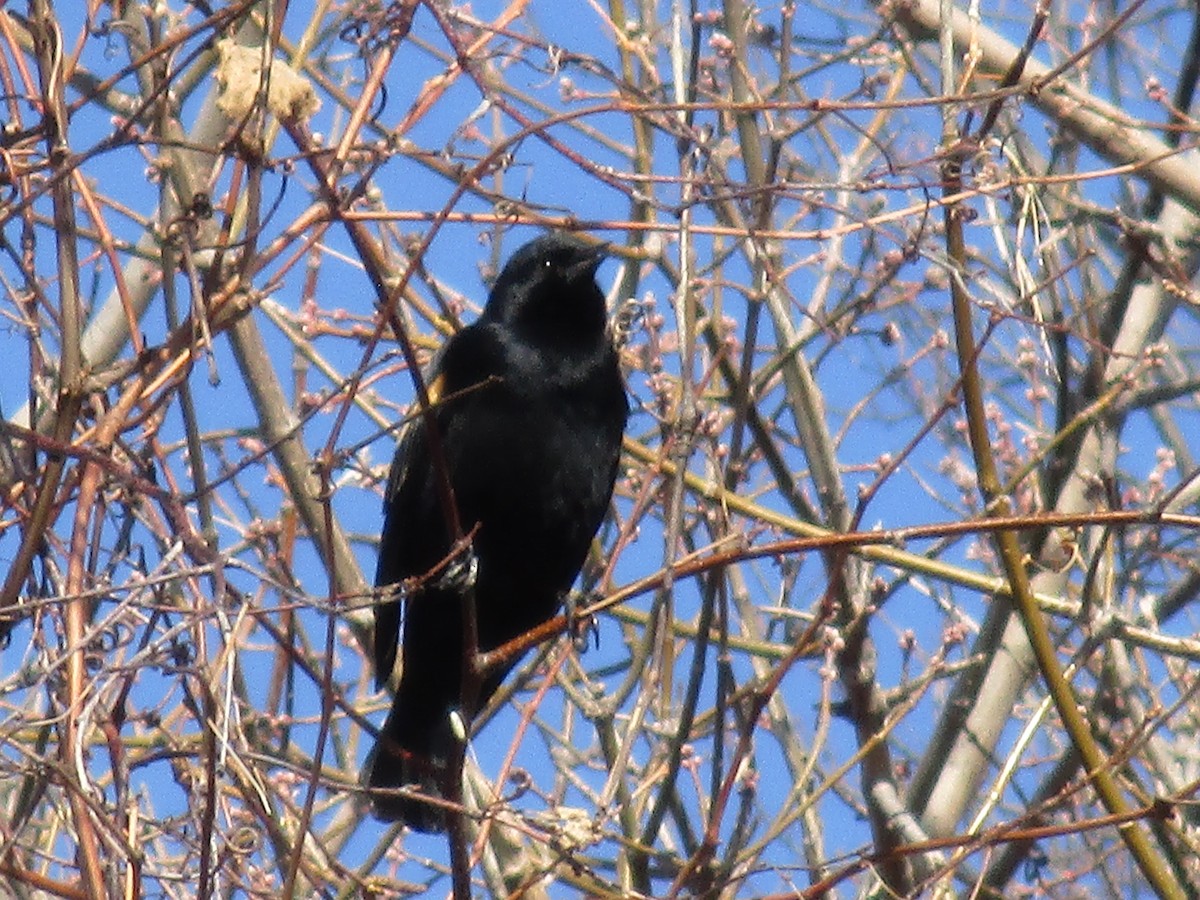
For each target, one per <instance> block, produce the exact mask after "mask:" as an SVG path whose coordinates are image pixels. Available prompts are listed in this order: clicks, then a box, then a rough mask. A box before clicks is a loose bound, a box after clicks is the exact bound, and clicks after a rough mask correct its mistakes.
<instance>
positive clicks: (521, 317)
mask: <svg viewBox="0 0 1200 900" xmlns="http://www.w3.org/2000/svg"><path fill="white" fill-rule="evenodd" d="M606 251H607V247H606V245H604V244H587V243H584V242H583V241H581V240H580V239H579V238H576V237H573V236H571V235H568V234H563V233H561V232H551V233H550V234H546V235H543V236H542V237H540V238H538V239H537V240H534V241H530V242H529V243H528V244H526V245H525V246H523V247H521V249H519V250H518V251H517V252H516V253H514V254H513V255H512V257H511V258H510V259H509V260H508V262H507V263H505V265H504V268H503V270H501V272H500V276H499V277H498V278H497V279H496V283H495V284H494V285H493V286H492V291H491V294H490V295H489V297H488V302H487V307H486V309H485V310H484V314H483V315H484V318H485V319H491V320H493V321H498V322H504V323H505V324H507V325H509V326H511V327H512V328H513V329H515V330H516V331H517V332H518V333H520V334H524V335H526V336H528V337H530V338H533V339H538V338H540V337H542V336H544V335H549V336H552V337H554V338H555V339H556V340H560V341H561V340H568V341H569V340H584V339H595V338H597V337H600V336H602V335H603V333H604V326H605V322H606V316H605V310H604V295H603V293H601V291H600V288H599V286H598V285H597V284H596V270H597V269H598V268H599V267H600V263H601V262H602V261H603V260H604V258H605V256H606V255H607V254H606Z"/></svg>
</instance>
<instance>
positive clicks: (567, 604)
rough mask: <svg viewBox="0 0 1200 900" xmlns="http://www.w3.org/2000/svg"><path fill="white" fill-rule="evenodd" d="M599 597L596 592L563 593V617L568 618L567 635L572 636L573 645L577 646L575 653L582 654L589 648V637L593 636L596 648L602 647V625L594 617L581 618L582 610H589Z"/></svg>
mask: <svg viewBox="0 0 1200 900" xmlns="http://www.w3.org/2000/svg"><path fill="white" fill-rule="evenodd" d="M598 599H599V595H598V594H596V593H595V592H594V591H587V592H585V593H582V594H578V593H575V592H574V591H563V594H562V607H563V615H565V616H566V617H567V634H569V635H570V636H571V643H573V644H574V645H575V651H576V652H577V653H582V652H583V651H585V650H586V649H587V647H588V637H589V635H590V636H591V638H592V640H593V642H594V643H595V645H596V648H597V649H599V647H600V625H599V623H598V622H597V621H596V617H595V616H593V615H587V616H580V615H579V610H580V608H587V607H588V606H591V605H592V601H593V600H598Z"/></svg>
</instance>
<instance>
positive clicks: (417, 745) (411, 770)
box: [364, 683, 454, 834]
mask: <svg viewBox="0 0 1200 900" xmlns="http://www.w3.org/2000/svg"><path fill="white" fill-rule="evenodd" d="M407 693H409V692H406V691H405V690H404V685H403V683H402V684H401V690H400V691H399V692H398V693H397V694H396V699H395V702H394V703H393V704H392V710H391V712H390V713H388V717H387V721H385V722H384V723H383V731H382V732H381V733H380V735H379V740H378V741H376V742H375V747H374V748H373V749H372V750H371V753H370V755H369V756H368V757H367V762H366V767H365V774H366V778H365V779H364V781H365V783H366V787H368V788H370V789H371V790H372V794H371V811H372V812H373V813H374V814H375V818H377V819H380V820H382V821H384V822H403V823H404V824H405V825H407V826H408V827H409V828H412V829H415V830H416V831H423V832H426V833H429V834H433V833H437V832H442V831H445V830H446V816H445V812H444V810H443V809H442V808H440V807H439V806H437V805H436V804H433V803H427V802H425V801H424V800H422V799H419V798H418V797H417V796H415V795H418V794H419V795H422V796H424V797H432V798H434V799H441V798H442V797H443V794H444V791H443V788H442V785H443V784H444V783H445V779H446V776H447V771H446V767H447V765H448V764H449V760H450V759H451V757H452V756H453V751H454V736H453V734H452V733H451V731H450V712H449V710H446V709H443V708H440V706H441V704H436V705H431V704H429V703H428V702H422V700H423V699H425V700H427V699H428V698H417V697H407V696H405V695H406V694H407ZM435 707H436V708H435ZM398 788H407V789H408V792H409V794H411V795H410V796H402V795H401V794H399V793H397V792H396V791H397V789H398Z"/></svg>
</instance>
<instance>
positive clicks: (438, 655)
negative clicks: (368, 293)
mask: <svg viewBox="0 0 1200 900" xmlns="http://www.w3.org/2000/svg"><path fill="white" fill-rule="evenodd" d="M603 257H604V253H603V250H601V249H597V248H592V247H589V246H587V245H586V244H584V243H582V242H581V241H579V240H577V239H576V238H573V237H569V236H567V235H564V234H558V233H552V234H549V235H546V236H544V237H541V238H538V239H537V240H535V241H533V242H532V243H529V244H526V245H525V246H524V247H522V248H521V249H520V250H518V251H517V252H516V253H515V254H514V255H513V256H512V258H511V259H510V260H509V261H508V263H507V264H506V265H505V266H504V269H503V271H501V273H500V277H499V278H498V279H497V280H496V283H495V285H494V286H493V288H492V291H491V294H490V295H489V297H488V302H487V306H486V307H485V308H484V310H483V314H482V315H481V316H480V317H479V320H478V321H477V322H475V323H474V324H473V325H469V326H468V327H466V328H464V329H463V330H462V331H460V332H458V333H457V334H456V335H454V336H453V337H452V338H451V339H450V340H449V342H447V344H446V346H445V348H444V349H443V350H442V352H441V354H440V355H439V356H438V357H437V359H436V360H435V362H434V365H433V367H432V372H431V374H430V385H431V388H432V390H431V393H433V394H435V395H436V397H437V398H439V399H440V402H439V403H438V405H437V406H436V407H435V410H434V419H435V421H436V424H437V434H438V435H439V439H440V444H441V452H442V455H443V458H444V460H445V470H446V473H447V475H448V477H449V481H450V485H451V487H452V490H453V494H454V500H455V505H456V507H457V512H458V516H459V520H460V525H461V528H462V531H463V532H464V533H469V532H471V530H472V529H473V528H476V526H478V528H477V530H476V531H475V534H474V539H473V550H474V553H475V557H476V560H477V570H476V577H475V582H474V590H475V606H476V620H477V623H478V637H479V649H480V650H483V651H487V650H490V649H494V648H496V647H498V646H500V645H501V644H503V643H505V642H506V641H509V640H512V639H513V638H515V637H517V636H519V635H521V634H524V633H525V632H527V631H529V630H530V629H531V628H534V627H535V626H537V625H539V624H541V623H542V622H545V621H546V620H548V619H550V618H551V617H552V616H553V615H554V613H555V611H556V610H557V609H558V606H559V604H560V602H561V600H562V597H563V595H564V594H565V593H566V591H567V590H568V588H570V586H571V584H572V582H573V581H574V580H575V577H576V576H577V575H578V574H579V569H580V567H581V566H582V565H583V561H584V557H585V556H586V554H587V550H588V546H589V544H590V543H591V540H592V538H593V537H594V536H595V534H596V530H597V529H598V528H599V527H600V523H601V521H602V520H603V519H604V515H605V513H606V511H607V509H608V504H609V500H610V498H611V497H612V490H613V483H614V481H615V479H616V474H617V461H618V456H619V454H620V447H621V435H622V433H623V432H624V430H625V420H626V417H627V416H628V412H629V407H628V401H627V399H626V396H625V388H624V384H623V383H622V381H621V375H620V370H619V368H618V364H617V354H616V351H615V350H614V348H613V345H612V342H611V340H610V339H609V336H608V334H607V332H606V327H605V326H606V315H605V308H604V295H603V294H602V293H601V292H600V288H599V287H598V286H597V285H596V280H595V274H596V269H597V267H598V266H599V265H600V262H601V260H602V259H603ZM432 452H433V451H432V450H431V446H430V440H429V434H428V429H427V428H426V426H425V423H424V422H423V421H422V419H421V418H419V417H418V418H415V419H414V420H413V421H412V422H411V423H409V424H408V425H407V426H406V431H405V433H404V434H403V435H402V436H401V438H400V443H399V446H398V448H397V450H396V457H395V459H394V460H393V462H392V470H391V475H390V477H389V480H388V488H387V496H386V499H385V501H384V516H385V520H384V525H383V533H382V535H381V537H380V547H379V567H378V570H377V572H376V576H375V583H376V584H377V585H380V586H384V585H390V584H395V583H396V582H399V581H401V580H403V579H405V578H410V577H414V576H420V575H424V574H425V573H427V572H429V571H430V570H431V569H432V568H433V567H435V566H436V565H437V564H438V563H439V562H441V561H442V560H444V559H445V557H446V556H447V555H448V554H449V552H450V550H451V546H452V542H451V539H450V532H449V529H448V528H447V525H446V521H445V516H444V507H443V505H442V504H443V501H442V494H443V491H442V489H441V488H440V486H439V483H438V480H437V477H438V476H437V471H438V470H437V468H436V467H435V465H434V464H433V459H432ZM462 590H463V588H462V587H461V586H459V587H455V586H454V582H453V581H452V580H451V579H441V580H438V579H437V578H432V579H430V580H428V581H427V582H426V583H425V584H424V585H423V586H422V587H420V588H419V589H418V590H416V591H415V592H414V593H413V594H412V595H411V596H409V597H408V598H406V599H405V601H404V615H403V625H402V624H401V610H400V603H399V602H395V601H392V602H387V603H382V604H379V605H378V606H376V607H375V666H376V669H375V674H376V679H377V681H378V682H380V683H381V684H382V683H383V682H385V681H386V680H387V678H388V676H389V675H390V674H391V671H392V667H393V664H394V663H395V659H396V644H397V639H398V638H399V640H400V641H401V643H402V645H403V651H404V652H403V656H402V660H403V668H402V670H401V675H400V684H399V687H398V689H397V691H396V697H395V700H394V702H393V703H392V710H391V713H390V714H389V715H388V717H387V721H386V722H385V723H384V726H383V736H382V737H381V738H380V740H379V742H378V743H377V744H376V746H375V749H374V750H373V751H372V754H371V757H370V758H369V759H368V761H367V765H368V767H369V773H368V776H367V784H368V786H370V787H371V788H397V787H400V786H401V785H412V786H415V787H416V788H417V789H419V790H420V791H421V792H422V793H424V794H432V795H434V796H440V795H441V793H442V791H441V785H442V784H443V779H444V777H445V774H446V773H445V769H446V761H447V760H448V759H449V758H450V757H451V750H452V748H453V746H454V745H453V743H452V742H453V733H452V731H451V719H450V716H451V712H452V711H457V712H458V713H459V714H461V715H462V716H463V718H464V720H465V721H466V722H467V723H469V722H470V720H471V717H472V715H473V714H474V713H475V712H476V711H477V710H478V709H479V708H481V707H482V706H483V704H484V703H485V702H486V701H487V699H488V697H490V696H491V695H492V694H493V693H494V692H495V690H496V688H498V687H499V686H500V682H501V681H502V680H503V678H504V676H505V675H506V674H507V671H508V669H509V668H511V665H510V666H508V667H506V668H505V670H504V671H501V672H497V673H495V674H494V675H492V676H491V677H489V678H488V679H487V680H486V681H485V682H484V683H483V684H482V685H480V687H479V691H478V694H477V696H476V698H475V702H474V703H473V704H472V708H469V709H468V708H464V706H465V704H464V698H463V683H462V680H463V635H462V615H461V608H462V607H461V604H462V593H461V591H462ZM453 774H454V777H460V773H458V772H455V773H453ZM372 800H373V807H374V813H375V815H376V817H378V818H380V819H384V820H387V821H401V822H404V823H406V824H407V825H409V826H410V827H412V828H415V829H417V830H419V831H427V832H429V831H442V830H444V829H445V827H446V822H445V816H444V815H443V813H442V811H441V810H440V809H439V808H437V807H436V806H433V805H430V804H426V803H423V802H421V801H417V800H411V799H402V798H400V797H398V796H395V795H393V796H386V795H382V794H378V793H377V794H375V795H373V797H372Z"/></svg>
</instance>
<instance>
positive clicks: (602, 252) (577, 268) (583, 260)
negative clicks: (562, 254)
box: [567, 241, 612, 281]
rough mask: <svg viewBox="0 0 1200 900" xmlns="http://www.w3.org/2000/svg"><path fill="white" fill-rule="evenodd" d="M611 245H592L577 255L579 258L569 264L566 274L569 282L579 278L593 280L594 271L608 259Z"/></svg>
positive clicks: (604, 243)
mask: <svg viewBox="0 0 1200 900" xmlns="http://www.w3.org/2000/svg"><path fill="white" fill-rule="evenodd" d="M611 248H612V244H610V243H608V242H607V241H604V242H601V243H599V244H594V245H592V246H590V247H588V248H587V249H586V250H584V251H583V252H582V253H580V254H579V257H578V258H577V259H576V260H575V261H574V262H573V263H571V267H570V269H569V270H568V272H567V274H568V276H569V280H570V281H575V280H576V279H579V278H584V277H587V278H594V277H595V275H596V270H597V269H599V268H600V263H602V262H604V260H605V259H607V258H608V254H609V250H610V249H611Z"/></svg>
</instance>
